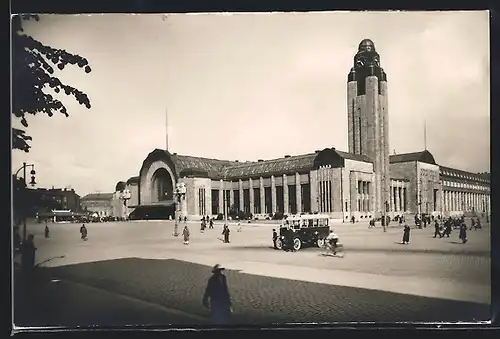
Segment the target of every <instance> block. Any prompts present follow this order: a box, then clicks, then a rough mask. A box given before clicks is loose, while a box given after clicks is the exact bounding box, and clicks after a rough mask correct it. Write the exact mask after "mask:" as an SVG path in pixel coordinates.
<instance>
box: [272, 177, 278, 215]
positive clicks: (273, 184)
mask: <svg viewBox="0 0 500 339" xmlns="http://www.w3.org/2000/svg"><path fill="white" fill-rule="evenodd" d="M276 205H277V203H276V178H275V177H274V175H271V212H272V213H273V214H274V213H276Z"/></svg>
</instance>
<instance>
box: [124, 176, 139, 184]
mask: <svg viewBox="0 0 500 339" xmlns="http://www.w3.org/2000/svg"><path fill="white" fill-rule="evenodd" d="M139 179H140V178H139V177H138V176H136V177H130V178H128V180H127V185H132V184H137V183H138V182H139Z"/></svg>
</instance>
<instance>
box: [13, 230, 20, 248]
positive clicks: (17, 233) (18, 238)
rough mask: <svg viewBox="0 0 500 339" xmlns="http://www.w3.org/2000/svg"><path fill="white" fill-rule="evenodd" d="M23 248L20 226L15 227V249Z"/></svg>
mask: <svg viewBox="0 0 500 339" xmlns="http://www.w3.org/2000/svg"><path fill="white" fill-rule="evenodd" d="M20 249H21V235H19V228H17V227H16V228H14V250H20Z"/></svg>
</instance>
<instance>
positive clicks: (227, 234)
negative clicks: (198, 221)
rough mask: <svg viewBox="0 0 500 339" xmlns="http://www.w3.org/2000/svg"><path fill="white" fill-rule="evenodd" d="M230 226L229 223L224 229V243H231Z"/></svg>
mask: <svg viewBox="0 0 500 339" xmlns="http://www.w3.org/2000/svg"><path fill="white" fill-rule="evenodd" d="M230 232H231V231H230V230H229V226H227V224H225V225H224V229H223V230H222V235H223V236H224V243H226V244H229V233H230Z"/></svg>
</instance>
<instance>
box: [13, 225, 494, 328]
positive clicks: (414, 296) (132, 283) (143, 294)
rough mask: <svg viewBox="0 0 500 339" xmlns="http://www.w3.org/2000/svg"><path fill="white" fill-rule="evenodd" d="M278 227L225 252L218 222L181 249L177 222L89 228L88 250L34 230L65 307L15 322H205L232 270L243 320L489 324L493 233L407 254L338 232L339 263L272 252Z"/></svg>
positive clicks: (349, 228) (415, 245)
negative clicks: (215, 277) (212, 281)
mask: <svg viewBox="0 0 500 339" xmlns="http://www.w3.org/2000/svg"><path fill="white" fill-rule="evenodd" d="M181 226H182V227H183V226H184V225H181ZM275 226H276V225H272V224H254V223H252V224H242V228H243V230H242V232H237V231H236V227H235V226H231V228H232V232H231V243H230V244H224V243H222V241H221V240H220V238H221V236H222V235H221V231H222V230H221V225H220V224H216V225H215V229H212V230H209V229H207V230H205V232H203V233H202V232H200V225H199V224H198V223H188V227H189V228H190V231H191V239H190V240H191V241H190V244H189V245H187V246H186V245H183V243H182V238H181V237H173V236H172V233H173V222H155V221H147V222H146V221H144V222H127V223H99V224H88V225H87V228H88V230H89V240H88V241H82V240H81V239H80V237H79V227H80V225H79V224H49V227H50V228H51V238H49V239H44V238H43V228H44V225H43V224H32V225H30V226H29V232H30V233H33V234H35V242H36V246H37V247H38V251H37V262H43V261H46V260H49V261H47V262H45V263H44V264H42V266H41V267H44V269H41V270H40V272H43V274H42V275H43V276H44V284H45V285H46V286H47V292H46V294H47V295H55V296H58V295H59V296H61V298H62V296H65V297H64V298H65V300H68V301H66V302H65V303H64V305H65V306H64V307H59V306H57V307H55V306H54V305H53V304H51V303H50V302H45V303H43V302H40V303H39V305H41V306H40V312H42V313H43V314H44V315H43V317H42V316H38V318H37V315H33V316H32V317H31V318H30V319H29V320H28V318H27V317H26V316H25V315H19V319H20V320H19V321H20V322H23V321H22V320H24V323H25V324H28V323H29V322H31V324H33V323H35V322H36V323H37V324H39V325H68V323H71V324H74V325H84V324H95V323H96V321H100V322H99V324H107V325H117V326H120V325H124V324H125V323H127V324H130V323H135V324H144V323H145V322H147V323H150V324H151V323H154V324H162V323H163V324H168V323H177V324H186V323H192V324H203V323H206V319H207V311H206V310H205V309H203V308H202V307H201V298H202V295H203V289H204V286H205V284H206V280H207V279H208V277H209V276H210V266H213V265H214V264H216V263H220V264H223V265H224V266H225V267H226V268H227V269H228V272H227V276H228V282H229V288H230V292H231V296H232V299H233V302H234V305H235V307H234V308H235V313H234V321H235V322H238V323H256V322H258V323H271V322H331V321H389V322H392V321H440V320H443V321H457V320H462V321H466V320H469V321H470V320H473V319H476V320H488V319H489V318H490V315H489V313H490V309H489V305H490V303H491V302H490V295H491V291H490V290H491V289H490V245H489V244H490V242H489V228H484V229H483V230H479V231H470V232H469V236H468V237H469V242H468V243H467V244H461V243H459V241H458V231H454V233H453V234H452V236H451V237H450V238H442V239H439V238H438V239H434V238H433V237H432V236H433V228H429V227H428V228H426V229H422V230H418V229H415V230H412V233H411V238H410V244H409V245H402V244H400V242H401V237H402V230H401V229H400V228H399V227H391V228H388V230H387V232H385V233H384V232H383V231H382V229H381V228H380V227H378V228H375V229H368V228H367V225H366V224H364V223H359V224H355V225H352V224H339V225H334V228H335V231H336V233H337V234H338V235H339V236H340V239H341V242H342V243H343V244H344V246H345V250H346V256H345V258H342V259H340V258H331V257H323V256H320V253H321V250H320V249H317V248H304V249H302V250H300V251H298V252H295V253H287V252H283V251H275V250H273V249H272V248H271V231H272V228H273V227H275ZM182 227H180V230H181V229H182ZM62 256H64V257H63V258H61V257H62ZM51 258H52V260H50V259H51ZM54 279H56V281H57V282H52V283H50V281H51V280H54ZM51 293H52V294H51ZM75 294H76V295H79V297H76V296H75V297H71V296H72V295H75ZM82 294H83V295H88V296H89V297H88V298H82V297H81V295H82ZM97 296H99V297H97ZM68 298H70V299H68ZM99 299H102V300H103V301H104V300H108V299H109V300H110V301H109V302H107V303H106V304H108V305H107V306H106V307H110V305H109V304H112V305H120V303H122V304H123V305H125V303H128V304H127V305H129V306H127V307H128V308H129V309H130V310H131V311H130V312H126V311H121V312H118V311H116V310H113V309H110V310H109V311H106V312H104V306H102V305H99V304H98V302H97V301H98V300H99ZM115 299H116V300H118V299H119V301H114V300H115ZM16 302H17V301H16ZM68 304H70V305H71V306H70V305H68ZM123 305H122V307H120V309H121V310H124V309H125V308H126V307H125V306H123ZM68 309H72V310H73V312H68V311H67V310H68ZM93 309H96V310H95V311H92V310H93ZM97 309H99V310H97ZM145 309H148V310H151V311H150V312H146V311H145ZM63 310H66V311H63ZM132 310H134V311H132ZM139 310H142V311H139ZM100 313H105V314H108V316H106V317H101V318H99V317H98V316H97V315H98V314H100ZM109 314H113V315H114V316H111V315H109ZM70 315H72V316H71V317H70ZM22 317H24V319H21V318H22ZM42 318H43V319H42ZM99 319H101V320H99ZM18 324H19V325H20V323H19V322H18Z"/></svg>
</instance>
